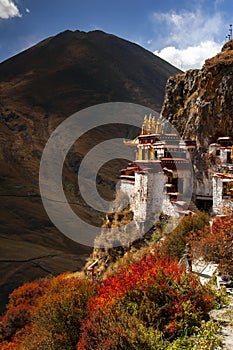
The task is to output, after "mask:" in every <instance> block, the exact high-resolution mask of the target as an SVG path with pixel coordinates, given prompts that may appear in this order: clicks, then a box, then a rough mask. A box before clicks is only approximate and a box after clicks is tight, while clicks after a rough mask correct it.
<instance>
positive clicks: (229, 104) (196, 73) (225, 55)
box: [162, 40, 233, 149]
mask: <svg viewBox="0 0 233 350" xmlns="http://www.w3.org/2000/svg"><path fill="white" fill-rule="evenodd" d="M232 97H233V40H231V41H229V42H228V43H226V44H225V45H224V46H223V48H222V52H220V53H219V54H217V55H216V56H215V57H213V58H210V59H208V60H206V62H205V64H204V66H203V68H202V69H200V70H197V69H194V70H189V71H187V72H185V73H183V74H178V75H176V76H174V77H171V78H170V79H169V80H168V82H167V85H166V95H165V100H164V104H163V108H162V114H163V116H164V117H165V118H167V119H168V120H169V121H170V122H172V123H173V124H174V125H175V127H176V128H177V129H178V130H179V132H180V134H181V135H182V137H183V138H190V137H195V138H196V140H197V145H198V148H199V149H200V148H202V147H207V146H208V144H209V143H210V142H212V141H215V140H216V138H217V137H219V136H225V135H229V136H232V133H233V130H232V127H233V118H232V115H233V98H232Z"/></svg>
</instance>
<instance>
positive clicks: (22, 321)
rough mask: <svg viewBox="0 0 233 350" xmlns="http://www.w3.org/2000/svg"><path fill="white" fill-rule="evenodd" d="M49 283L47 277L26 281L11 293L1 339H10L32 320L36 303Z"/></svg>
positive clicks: (2, 321) (3, 320)
mask: <svg viewBox="0 0 233 350" xmlns="http://www.w3.org/2000/svg"><path fill="white" fill-rule="evenodd" d="M48 284H49V282H48V280H46V279H41V280H38V281H35V282H30V283H25V284H24V285H23V286H21V287H19V288H17V289H16V290H14V291H13V292H12V293H11V294H10V296H9V303H8V305H7V311H6V313H5V315H4V316H3V317H2V319H1V323H0V341H4V340H8V341H10V340H11V339H12V337H14V335H15V334H16V332H17V331H18V330H21V329H22V328H23V327H24V326H25V325H26V324H28V323H30V322H31V316H32V314H33V310H34V308H35V305H36V304H37V302H38V299H39V297H40V296H41V295H43V293H44V292H45V290H46V288H47V287H48ZM4 346H5V347H6V344H5V345H4ZM11 346H14V345H11Z"/></svg>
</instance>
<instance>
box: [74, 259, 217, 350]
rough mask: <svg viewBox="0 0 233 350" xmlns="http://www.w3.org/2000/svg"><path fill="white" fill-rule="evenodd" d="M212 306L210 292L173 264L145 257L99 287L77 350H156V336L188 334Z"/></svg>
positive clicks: (174, 262)
mask: <svg viewBox="0 0 233 350" xmlns="http://www.w3.org/2000/svg"><path fill="white" fill-rule="evenodd" d="M212 306H213V298H212V297H211V296H210V294H209V290H208V289H207V288H206V287H203V286H201V285H200V282H199V281H198V280H197V279H196V277H195V276H194V275H192V274H186V273H185V271H184V269H183V268H180V267H179V266H178V264H177V261H174V260H169V259H168V258H165V257H161V256H160V257H159V256H157V257H156V256H154V255H149V256H147V257H144V258H142V259H141V260H139V261H137V262H136V263H134V264H132V265H130V266H126V267H125V268H123V269H122V270H121V271H119V273H118V274H117V275H114V276H110V277H108V278H107V279H106V280H104V281H103V282H102V283H101V284H100V286H99V288H98V293H97V296H96V297H94V298H93V299H91V300H90V302H89V317H88V319H87V320H86V321H85V322H84V324H83V327H82V337H81V339H80V341H79V343H78V345H77V349H78V350H87V349H88V350H89V349H93V350H94V349H95V350H97V349H106V350H107V349H109V350H110V349H111V350H113V349H114V350H115V349H128V348H134V349H142V348H143V349H156V347H155V345H154V344H153V339H154V340H155V339H157V337H158V335H160V334H161V335H162V337H163V338H165V339H170V340H172V339H174V338H176V337H178V336H181V335H182V334H183V333H184V332H185V334H188V333H190V334H191V333H192V332H193V330H194V328H195V327H196V326H198V325H199V324H200V322H201V320H202V319H204V318H206V317H207V313H208V311H209V310H210V309H211V307H212ZM133 343H134V345H132V344H133ZM130 344H131V345H130ZM143 344H144V345H143ZM151 344H153V346H152V345H151Z"/></svg>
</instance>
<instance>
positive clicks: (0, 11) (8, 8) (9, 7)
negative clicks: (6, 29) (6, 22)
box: [0, 0, 21, 19]
mask: <svg viewBox="0 0 233 350" xmlns="http://www.w3.org/2000/svg"><path fill="white" fill-rule="evenodd" d="M11 17H21V14H20V12H19V9H18V7H17V6H16V5H15V4H14V3H13V1H12V0H0V18H2V19H8V18H11Z"/></svg>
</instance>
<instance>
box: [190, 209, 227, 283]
mask: <svg viewBox="0 0 233 350" xmlns="http://www.w3.org/2000/svg"><path fill="white" fill-rule="evenodd" d="M190 240H192V241H193V243H192V246H193V250H195V251H196V254H198V253H199V255H200V256H202V257H203V258H204V259H205V260H206V261H212V262H214V263H217V264H219V269H220V270H222V271H224V272H227V273H229V274H231V275H232V276H233V215H230V216H226V217H224V218H221V217H216V218H215V219H214V220H213V225H212V230H211V229H210V227H209V226H208V227H206V228H205V229H203V230H200V231H198V232H196V233H193V234H192V235H190Z"/></svg>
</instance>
